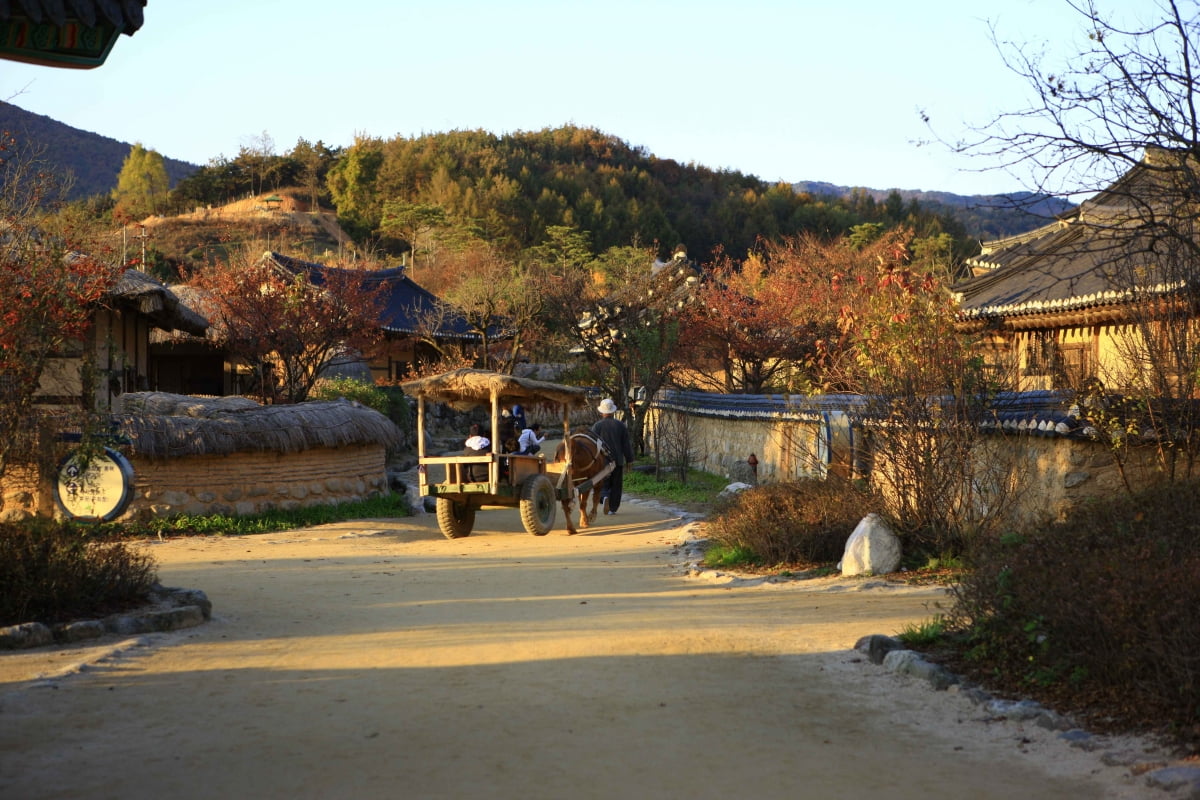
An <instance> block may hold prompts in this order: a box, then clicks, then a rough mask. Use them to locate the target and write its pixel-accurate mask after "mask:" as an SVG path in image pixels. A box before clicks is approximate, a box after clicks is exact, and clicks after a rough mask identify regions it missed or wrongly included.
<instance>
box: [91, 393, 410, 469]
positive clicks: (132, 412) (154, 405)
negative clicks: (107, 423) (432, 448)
mask: <svg viewBox="0 0 1200 800" xmlns="http://www.w3.org/2000/svg"><path fill="white" fill-rule="evenodd" d="M121 401H122V402H121V406H122V413H119V414H115V415H114V416H113V420H114V423H115V425H116V428H117V431H116V432H117V433H118V434H119V435H121V436H123V437H124V438H126V439H128V440H129V441H130V442H131V444H132V446H133V452H134V454H136V455H142V456H148V457H151V458H179V457H183V456H199V455H227V454H229V453H238V452H276V453H295V452H299V451H301V450H311V449H314V448H318V447H345V446H348V445H360V444H370V443H377V444H382V445H383V446H384V447H397V446H399V445H400V443H401V434H400V429H399V428H397V427H396V425H395V423H393V422H392V421H391V420H390V419H388V418H387V417H385V416H384V415H383V414H380V413H379V412H378V411H376V410H374V409H372V408H367V407H366V406H364V405H361V404H359V403H355V402H352V401H348V400H336V401H332V402H320V403H318V402H311V403H298V404H296V405H279V406H263V405H259V404H258V403H256V402H254V401H253V400H250V399H248V398H245V397H217V398H198V397H189V396H187V395H176V394H167V393H165V392H137V393H132V394H126V395H123V396H122V398H121Z"/></svg>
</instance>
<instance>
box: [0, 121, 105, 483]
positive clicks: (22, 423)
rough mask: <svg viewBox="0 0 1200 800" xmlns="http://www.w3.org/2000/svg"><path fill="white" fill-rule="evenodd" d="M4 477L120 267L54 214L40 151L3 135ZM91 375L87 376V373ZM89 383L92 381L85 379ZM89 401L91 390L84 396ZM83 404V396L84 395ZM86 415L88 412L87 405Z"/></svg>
mask: <svg viewBox="0 0 1200 800" xmlns="http://www.w3.org/2000/svg"><path fill="white" fill-rule="evenodd" d="M0 181H2V188H0V299H3V304H2V305H3V308H2V310H0V475H3V473H4V470H5V468H6V466H7V464H8V462H9V460H10V458H11V457H12V456H14V455H16V456H19V457H21V458H22V459H24V458H26V457H28V456H31V455H32V453H30V452H21V451H22V448H25V447H26V446H27V445H29V444H30V442H31V441H32V440H31V438H30V436H29V434H32V433H33V432H34V431H35V430H36V429H37V428H38V425H37V424H35V420H34V419H33V416H34V406H35V399H36V394H37V391H38V385H39V382H40V381H41V378H42V375H43V374H44V373H45V371H46V368H47V365H48V364H49V363H50V361H51V359H53V358H55V357H56V356H60V355H63V354H64V353H67V352H74V351H76V350H79V351H80V352H81V354H82V356H83V363H84V364H85V366H86V365H87V364H88V363H89V356H94V353H93V352H91V351H90V349H89V348H86V347H83V348H80V343H81V342H84V341H86V340H87V339H88V337H89V334H90V333H91V331H92V327H93V321H94V316H95V312H96V309H97V308H98V307H99V306H101V305H102V303H103V302H104V300H105V298H106V297H107V295H108V294H109V291H110V290H111V289H112V287H113V286H114V284H115V283H116V281H117V279H118V278H119V277H120V273H121V271H122V267H121V265H120V264H119V263H117V262H116V261H115V259H114V258H113V257H112V254H111V253H106V252H104V251H102V250H100V249H98V248H97V247H95V246H94V243H91V242H87V239H88V237H87V236H86V231H85V230H82V229H80V228H78V227H77V226H76V225H74V224H73V223H72V221H71V220H70V218H69V217H68V216H66V215H63V214H57V213H55V204H56V200H57V197H58V195H59V193H60V189H61V187H60V186H59V184H58V182H57V180H56V179H55V177H54V176H53V174H51V173H49V172H48V171H47V170H46V169H45V168H44V165H43V164H41V163H40V162H39V160H38V159H37V157H36V154H31V153H30V152H29V151H28V150H25V149H23V148H22V147H21V146H19V144H18V142H17V141H16V140H15V139H14V138H13V137H12V136H10V135H9V134H7V133H3V134H0ZM84 377H85V378H86V376H84ZM85 386H86V381H85ZM84 396H87V392H86V391H85V392H84ZM81 403H82V398H81ZM81 410H83V409H82V407H81ZM89 410H90V409H89Z"/></svg>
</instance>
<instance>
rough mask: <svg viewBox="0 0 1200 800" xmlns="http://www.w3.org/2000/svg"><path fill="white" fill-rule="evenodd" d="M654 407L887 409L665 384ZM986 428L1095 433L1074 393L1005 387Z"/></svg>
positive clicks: (852, 398) (819, 412) (871, 419)
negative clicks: (672, 387) (719, 392)
mask: <svg viewBox="0 0 1200 800" xmlns="http://www.w3.org/2000/svg"><path fill="white" fill-rule="evenodd" d="M652 405H653V407H654V408H658V409H663V410H667V411H679V412H683V413H687V414H689V415H693V416H697V417H712V418H716V419H760V420H778V421H790V422H807V423H815V424H818V425H830V424H838V422H839V420H840V421H841V424H849V425H852V426H866V427H870V426H871V425H877V424H880V422H881V421H882V420H883V419H884V418H885V417H886V416H887V413H886V409H884V408H883V407H882V405H881V404H880V403H879V402H877V401H875V400H873V399H872V398H869V397H866V396H864V395H856V394H827V395H811V396H810V395H783V394H717V393H711V392H690V391H680V390H671V389H665V390H662V391H660V392H659V393H658V394H656V395H655V396H654V401H653V403H652ZM988 411H989V413H988V414H987V415H985V417H984V419H983V421H982V422H981V424H980V428H981V429H982V430H984V431H991V432H997V433H1024V434H1029V435H1031V436H1067V437H1086V436H1090V435H1091V434H1092V431H1091V430H1090V428H1089V426H1088V424H1087V422H1086V421H1085V420H1083V419H1081V418H1080V412H1079V408H1078V407H1077V406H1076V405H1075V403H1074V395H1073V394H1071V393H1068V392H1056V391H1036V392H1001V393H999V394H998V395H997V396H996V397H994V398H991V399H990V402H989V405H988Z"/></svg>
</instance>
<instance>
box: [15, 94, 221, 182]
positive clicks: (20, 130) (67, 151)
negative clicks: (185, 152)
mask: <svg viewBox="0 0 1200 800" xmlns="http://www.w3.org/2000/svg"><path fill="white" fill-rule="evenodd" d="M0 132H6V133H8V134H9V135H11V136H13V137H15V138H16V140H17V145H18V146H20V147H27V146H33V147H36V148H39V149H41V150H42V153H41V156H40V157H41V158H43V159H44V160H45V161H46V162H47V163H48V164H50V165H51V166H52V167H53V168H54V170H55V172H56V173H58V174H59V175H62V176H64V177H65V176H70V177H73V178H74V183H73V184H72V186H71V189H70V193H69V195H68V197H69V199H71V200H81V199H83V198H85V197H92V196H93V195H98V194H108V193H109V192H111V191H112V190H113V189H115V188H116V186H117V175H119V174H120V172H121V166H122V165H123V164H124V163H125V158H126V157H127V156H128V155H129V150H130V148H131V147H132V146H133V145H132V144H131V143H129V142H119V141H117V140H116V139H110V138H108V137H107V136H101V135H100V134H98V133H89V132H88V131H81V130H79V129H78V128H72V127H71V126H70V125H64V124H63V123H61V122H58V121H56V120H53V119H51V118H50V117H46V116H43V115H41V114H34V113H33V112H31V111H26V110H25V109H23V108H18V107H17V106H14V105H13V104H12V103H4V102H0ZM163 162H164V163H165V165H166V168H167V177H168V178H170V180H171V185H172V186H174V185H175V184H176V183H177V182H178V181H179V180H181V179H182V178H185V177H187V176H188V175H190V174H192V173H193V172H195V171H196V170H197V169H198V167H197V166H196V165H195V164H189V163H187V162H186V161H179V160H178V159H174V158H167V157H166V154H163Z"/></svg>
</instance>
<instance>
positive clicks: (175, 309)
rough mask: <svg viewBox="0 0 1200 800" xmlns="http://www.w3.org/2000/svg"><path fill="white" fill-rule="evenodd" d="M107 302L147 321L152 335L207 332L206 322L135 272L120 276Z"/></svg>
mask: <svg viewBox="0 0 1200 800" xmlns="http://www.w3.org/2000/svg"><path fill="white" fill-rule="evenodd" d="M108 298H109V302H110V303H111V304H112V305H114V306H116V307H118V308H124V309H127V310H129V311H133V312H136V313H138V314H141V315H142V316H144V317H146V318H147V319H149V321H150V322H151V323H153V325H154V326H155V331H156V332H157V331H163V332H164V333H166V334H169V333H170V332H172V331H178V332H180V333H181V334H190V335H192V336H203V335H204V334H205V331H207V330H208V320H207V319H205V318H204V317H203V316H202V315H200V314H199V313H197V312H196V311H195V310H194V309H192V308H191V307H190V306H188V305H187V304H186V303H185V302H183V301H182V299H181V298H180V297H179V295H178V294H177V293H176V292H174V291H172V290H171V289H169V288H167V287H166V286H165V285H164V284H162V283H159V282H158V281H157V280H155V279H154V278H152V277H150V276H149V275H147V274H146V273H144V272H141V271H139V270H136V269H127V270H125V271H124V272H123V273H121V277H120V278H118V279H117V283H116V285H115V286H113V288H112V290H111V291H109V294H108ZM152 335H153V334H152ZM177 335H178V334H177Z"/></svg>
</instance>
